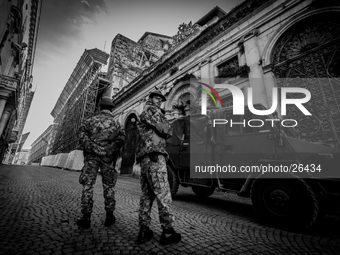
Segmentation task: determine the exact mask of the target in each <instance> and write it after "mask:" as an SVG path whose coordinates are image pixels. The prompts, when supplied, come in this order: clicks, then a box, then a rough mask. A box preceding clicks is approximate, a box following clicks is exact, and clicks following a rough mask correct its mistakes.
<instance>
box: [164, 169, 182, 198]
mask: <svg viewBox="0 0 340 255" xmlns="http://www.w3.org/2000/svg"><path fill="white" fill-rule="evenodd" d="M166 167H167V170H168V181H169V186H170V192H171V196H172V197H174V196H175V195H176V193H177V191H178V188H179V178H178V175H177V173H176V172H175V171H174V169H173V168H172V167H171V166H169V165H166Z"/></svg>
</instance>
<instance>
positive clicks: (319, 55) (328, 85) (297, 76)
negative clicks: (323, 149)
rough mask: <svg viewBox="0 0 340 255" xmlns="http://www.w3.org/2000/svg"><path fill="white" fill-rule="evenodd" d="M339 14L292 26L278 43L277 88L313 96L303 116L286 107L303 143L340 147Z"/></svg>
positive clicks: (275, 54)
mask: <svg viewBox="0 0 340 255" xmlns="http://www.w3.org/2000/svg"><path fill="white" fill-rule="evenodd" d="M337 15H338V13H337V14H336V13H327V14H318V15H314V16H311V17H309V18H306V19H305V20H303V21H301V22H299V23H297V24H295V25H293V26H292V27H291V28H290V29H288V31H286V33H284V34H283V35H282V36H281V38H280V39H279V41H278V42H277V44H276V46H275V48H274V50H273V53H272V56H271V57H272V63H273V65H274V73H275V76H276V78H277V86H278V87H303V88H306V89H308V90H309V91H310V92H311V95H312V97H311V100H310V101H309V102H308V103H306V104H305V107H306V108H307V109H308V110H309V111H310V112H311V114H312V116H304V115H303V114H302V113H301V111H300V110H299V109H297V107H295V106H292V107H287V116H286V118H287V119H295V120H297V121H298V123H299V124H298V126H297V127H296V128H295V131H296V133H297V134H298V136H299V138H300V139H304V140H308V141H312V142H321V143H327V144H329V145H331V146H335V147H339V146H340V20H339V19H338V16H337Z"/></svg>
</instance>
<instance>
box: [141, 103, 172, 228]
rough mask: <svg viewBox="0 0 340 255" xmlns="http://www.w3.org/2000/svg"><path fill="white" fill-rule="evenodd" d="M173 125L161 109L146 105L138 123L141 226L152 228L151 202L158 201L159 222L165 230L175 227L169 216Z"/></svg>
mask: <svg viewBox="0 0 340 255" xmlns="http://www.w3.org/2000/svg"><path fill="white" fill-rule="evenodd" d="M169 128H170V125H169V123H168V121H167V119H166V117H165V115H164V113H163V112H162V110H161V109H160V108H159V107H157V106H155V105H153V104H152V103H151V102H147V104H146V106H145V108H144V110H143V112H142V114H141V115H140V122H139V123H138V129H139V140H138V145H137V153H136V157H137V161H138V162H140V164H141V177H140V181H141V188H142V196H141V198H140V209H139V225H140V226H141V227H142V226H149V225H150V221H151V217H150V213H151V208H152V203H153V201H154V200H155V199H156V200H157V204H158V212H159V220H160V223H161V226H162V228H163V229H170V228H172V222H173V217H172V214H171V213H170V206H171V193H170V186H169V182H168V175H167V168H166V160H167V158H168V157H169V156H168V153H167V152H166V150H165V145H166V143H165V140H166V139H167V138H168V137H169V136H170V134H169Z"/></svg>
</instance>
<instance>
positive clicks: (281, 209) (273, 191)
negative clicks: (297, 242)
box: [250, 177, 319, 230]
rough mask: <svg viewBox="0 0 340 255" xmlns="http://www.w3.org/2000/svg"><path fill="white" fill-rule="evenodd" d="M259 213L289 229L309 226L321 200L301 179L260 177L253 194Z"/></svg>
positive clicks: (277, 224)
mask: <svg viewBox="0 0 340 255" xmlns="http://www.w3.org/2000/svg"><path fill="white" fill-rule="evenodd" d="M250 197H251V200H252V204H253V207H254V209H255V212H256V213H257V215H258V216H259V217H260V218H261V219H263V220H264V221H266V222H268V223H269V224H271V225H274V226H277V227H281V228H288V229H290V230H292V229H294V230H304V229H308V228H310V227H311V226H312V225H313V224H314V223H315V221H316V219H317V217H318V214H319V202H318V199H317V196H316V195H315V193H314V192H313V190H312V188H311V187H310V186H309V185H308V184H307V183H306V182H305V181H304V180H302V179H297V178H296V179H267V178H263V177H259V178H257V179H256V180H255V181H254V183H253V184H252V187H251V194H250Z"/></svg>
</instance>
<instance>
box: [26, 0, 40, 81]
mask: <svg viewBox="0 0 340 255" xmlns="http://www.w3.org/2000/svg"><path fill="white" fill-rule="evenodd" d="M39 2H40V0H32V4H31V12H30V25H29V36H28V49H27V59H26V61H27V69H26V77H25V78H26V80H29V79H30V76H31V72H32V62H33V61H32V60H33V58H34V50H35V45H36V40H37V38H36V35H37V33H36V32H37V30H38V25H39V18H40V11H41V7H39V4H40V5H41V2H40V3H39ZM38 10H39V13H38Z"/></svg>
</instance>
